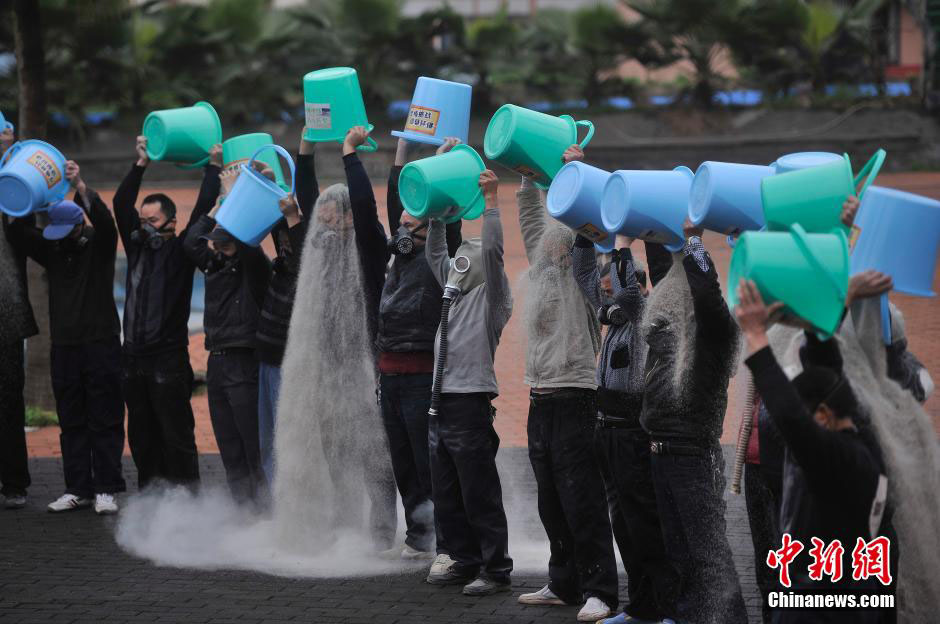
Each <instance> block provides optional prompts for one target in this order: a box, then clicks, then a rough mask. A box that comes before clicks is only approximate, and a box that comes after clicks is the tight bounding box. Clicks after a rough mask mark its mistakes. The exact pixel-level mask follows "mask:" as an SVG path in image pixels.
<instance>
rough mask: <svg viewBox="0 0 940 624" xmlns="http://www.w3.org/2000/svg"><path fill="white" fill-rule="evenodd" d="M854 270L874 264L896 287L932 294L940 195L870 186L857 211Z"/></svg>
mask: <svg viewBox="0 0 940 624" xmlns="http://www.w3.org/2000/svg"><path fill="white" fill-rule="evenodd" d="M852 230H853V236H852V238H853V241H854V244H853V247H852V254H851V256H850V265H851V269H852V273H853V274H855V273H859V272H861V271H865V270H868V269H874V270H876V271H880V272H882V273H886V274H888V275H890V276H891V278H892V279H893V280H894V289H895V290H899V291H901V292H903V293H907V294H909V295H918V296H920V297H933V296H935V295H936V293H935V292H934V290H933V276H934V270H935V268H936V266H937V252H938V250H940V201H937V200H935V199H930V198H929V197H923V196H921V195H914V194H913V193H905V192H904V191H898V190H896V189H891V188H884V187H881V186H870V187H868V191H866V193H865V195H864V196H863V197H862V205H861V206H859V209H858V215H856V217H855V226H854V227H853V228H852Z"/></svg>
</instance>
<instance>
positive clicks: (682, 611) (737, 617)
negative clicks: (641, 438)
mask: <svg viewBox="0 0 940 624" xmlns="http://www.w3.org/2000/svg"><path fill="white" fill-rule="evenodd" d="M654 439H655V437H654ZM686 444H689V443H688V442H686ZM701 451H702V454H701V455H699V456H692V455H677V454H655V453H654V454H652V456H651V459H652V469H653V471H652V474H653V484H654V485H655V488H656V505H657V507H658V508H659V518H660V520H661V521H662V526H663V538H664V540H665V545H666V556H667V557H668V558H669V560H670V561H671V562H672V565H673V566H674V567H675V569H676V570H678V571H679V574H680V575H681V578H682V580H681V589H680V591H679V596H678V599H677V601H676V609H675V610H676V617H675V619H676V621H677V622H679V624H684V623H686V622H688V623H691V624H745V623H746V622H747V611H746V610H745V607H744V598H743V597H742V596H741V585H740V583H739V582H738V573H737V571H736V570H735V568H734V560H733V559H732V556H731V546H730V545H729V544H728V537H727V536H726V534H725V502H724V499H723V498H722V495H723V493H724V490H725V476H724V468H725V462H724V457H723V456H722V454H721V447H720V446H719V445H718V442H717V441H715V442H711V443H702V446H701Z"/></svg>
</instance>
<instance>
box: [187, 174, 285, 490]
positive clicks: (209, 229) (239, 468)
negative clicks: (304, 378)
mask: <svg viewBox="0 0 940 624" xmlns="http://www.w3.org/2000/svg"><path fill="white" fill-rule="evenodd" d="M266 172H267V173H269V174H270V175H271V177H273V175H274V174H273V172H272V171H271V169H270V168H267V169H266ZM238 176H239V170H238V169H234V170H229V171H226V172H224V173H222V174H221V177H220V182H221V185H222V188H223V190H224V192H223V194H220V196H219V201H218V203H216V205H215V207H214V208H213V209H212V210H211V211H210V212H209V214H207V215H204V216H201V217H199V220H198V221H196V223H194V224H193V225H192V227H190V228H189V232H188V233H187V234H186V239H185V240H184V241H183V248H184V249H185V250H186V253H187V255H188V256H189V258H190V260H192V262H193V263H195V265H196V267H197V268H199V270H200V271H202V272H203V273H205V275H206V288H205V298H206V301H205V315H204V317H203V326H204V327H205V333H206V340H205V346H206V351H208V352H209V361H208V365H207V371H206V385H207V386H208V391H209V417H210V419H211V420H212V431H213V432H214V434H215V440H216V442H217V443H218V446H219V454H220V455H221V457H222V465H223V466H224V467H225V475H226V478H227V480H228V485H229V489H230V491H231V493H232V496H233V498H234V499H235V500H236V501H239V502H247V501H253V502H255V503H256V504H258V505H259V506H263V505H264V504H265V502H266V500H265V499H266V493H267V482H266V480H265V479H264V476H263V474H262V472H261V451H260V447H259V444H258V362H257V360H256V359H255V349H254V346H255V334H256V332H257V328H258V317H259V316H260V311H261V305H262V302H263V301H264V291H265V289H266V287H267V285H268V281H269V279H270V276H271V262H270V261H269V260H268V257H267V255H265V253H264V250H262V249H261V248H260V247H252V246H250V245H246V244H244V243H242V242H240V241H239V240H237V239H236V238H235V237H234V236H232V235H231V234H230V233H228V232H227V231H226V230H225V229H224V228H222V227H221V226H219V225H217V223H216V221H215V216H216V214H217V213H218V211H219V208H220V207H221V206H222V200H223V199H224V196H225V195H228V193H229V192H230V191H231V189H232V186H233V185H234V183H235V180H237V178H238ZM284 204H286V205H287V206H288V208H287V209H288V210H291V209H292V207H293V206H294V202H293V200H292V199H291V200H290V201H287V202H284ZM210 244H211V249H210Z"/></svg>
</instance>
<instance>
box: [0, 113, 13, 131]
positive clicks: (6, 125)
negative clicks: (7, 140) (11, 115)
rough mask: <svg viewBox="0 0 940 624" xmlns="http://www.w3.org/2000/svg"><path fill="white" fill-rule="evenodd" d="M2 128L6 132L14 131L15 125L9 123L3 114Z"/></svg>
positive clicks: (1, 116)
mask: <svg viewBox="0 0 940 624" xmlns="http://www.w3.org/2000/svg"><path fill="white" fill-rule="evenodd" d="M0 128H3V129H5V130H14V129H15V128H14V127H13V124H12V123H11V122H9V121H7V119H6V117H4V116H3V113H2V112H0Z"/></svg>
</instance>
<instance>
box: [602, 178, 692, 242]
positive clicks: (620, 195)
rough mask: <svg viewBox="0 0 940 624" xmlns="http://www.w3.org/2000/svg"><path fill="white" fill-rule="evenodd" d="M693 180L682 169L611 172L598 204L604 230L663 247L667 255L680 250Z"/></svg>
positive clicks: (683, 240) (683, 238) (683, 239)
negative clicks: (660, 244) (667, 252)
mask: <svg viewBox="0 0 940 624" xmlns="http://www.w3.org/2000/svg"><path fill="white" fill-rule="evenodd" d="M692 177H693V176H692V170H691V169H689V168H688V167H682V166H679V167H676V168H675V169H673V170H672V171H643V170H619V171H614V172H613V173H612V174H610V179H609V180H607V184H606V186H605V187H604V195H603V199H602V200H601V219H602V222H603V225H604V228H605V229H606V230H607V231H609V232H614V233H616V234H624V235H626V236H631V237H633V238H639V239H642V240H646V241H649V242H651V243H662V244H663V245H664V246H665V247H666V249H668V250H669V251H678V250H680V249H682V247H683V245H685V235H684V234H683V232H682V224H683V222H684V221H685V217H686V213H687V211H688V206H689V189H690V188H691V186H692Z"/></svg>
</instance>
